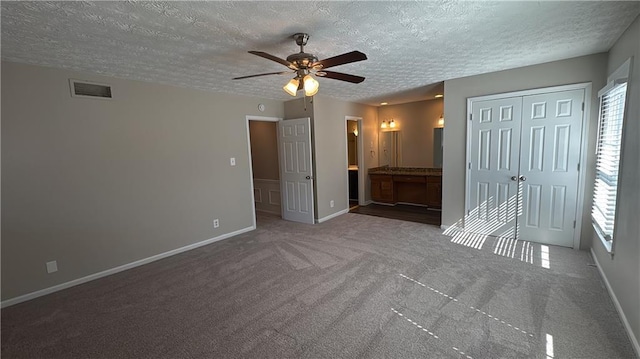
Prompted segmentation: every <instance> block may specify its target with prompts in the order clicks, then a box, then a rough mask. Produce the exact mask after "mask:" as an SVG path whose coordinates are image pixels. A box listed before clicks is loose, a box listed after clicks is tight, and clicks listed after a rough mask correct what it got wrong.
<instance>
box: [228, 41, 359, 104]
mask: <svg viewBox="0 0 640 359" xmlns="http://www.w3.org/2000/svg"><path fill="white" fill-rule="evenodd" d="M293 39H294V40H295V41H296V44H297V45H298V46H300V52H299V53H297V54H292V55H289V56H287V59H286V60H284V59H281V58H279V57H277V56H273V55H271V54H268V53H266V52H262V51H249V53H250V54H254V55H256V56H260V57H263V58H265V59H267V60H271V61H275V62H277V63H279V64H282V65H284V66H286V67H288V68H289V71H281V72H268V73H264V74H256V75H249V76H241V77H235V78H234V80H242V79H248V78H251V77H258V76H267V75H284V74H295V77H294V78H293V79H292V80H291V81H289V83H287V84H286V85H285V86H284V87H283V90H284V91H285V92H286V93H288V94H289V95H291V96H295V95H296V94H297V93H298V91H299V90H302V89H304V92H305V96H313V95H315V94H316V93H318V89H319V87H320V84H319V83H318V81H316V79H315V78H313V76H318V77H326V78H328V79H334V80H340V81H346V82H351V83H355V84H358V83H361V82H362V81H364V77H362V76H356V75H350V74H345V73H341V72H335V71H326V69H328V68H330V67H334V66H340V65H344V64H349V63H352V62H358V61H362V60H366V59H367V55H365V54H363V53H362V52H360V51H351V52H347V53H344V54H342V55H337V56H333V57H329V58H327V59H324V60H318V58H317V57H316V55H314V54H309V53H306V52H304V47H305V46H306V45H307V40H309V35H308V34H305V33H297V34H295V35H293Z"/></svg>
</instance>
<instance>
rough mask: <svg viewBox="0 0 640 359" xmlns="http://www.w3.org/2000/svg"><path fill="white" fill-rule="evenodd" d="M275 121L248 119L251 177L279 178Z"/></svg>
mask: <svg viewBox="0 0 640 359" xmlns="http://www.w3.org/2000/svg"><path fill="white" fill-rule="evenodd" d="M277 126H278V125H277V123H276V122H268V121H249V133H250V135H251V163H252V165H253V178H260V179H271V180H278V179H280V168H279V167H278V132H277V130H276V128H277Z"/></svg>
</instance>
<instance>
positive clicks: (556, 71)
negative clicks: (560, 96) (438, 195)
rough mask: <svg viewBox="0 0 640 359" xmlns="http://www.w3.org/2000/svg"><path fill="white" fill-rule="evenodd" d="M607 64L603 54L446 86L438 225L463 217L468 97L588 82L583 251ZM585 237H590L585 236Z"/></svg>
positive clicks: (588, 229) (587, 242) (496, 73)
mask: <svg viewBox="0 0 640 359" xmlns="http://www.w3.org/2000/svg"><path fill="white" fill-rule="evenodd" d="M606 64H607V55H606V54H605V53H602V54H595V55H589V56H582V57H577V58H573V59H568V60H563V61H555V62H549V63H545V64H540V65H534V66H527V67H522V68H517V69H511V70H505V71H500V72H493V73H488V74H483V75H478V76H471V77H464V78H460V79H454V80H448V81H445V83H444V113H445V114H444V117H445V130H444V158H443V181H442V224H443V225H448V226H450V225H452V224H454V223H456V222H457V221H459V220H460V219H462V218H463V217H464V203H465V192H466V188H465V168H466V166H465V153H466V152H465V151H466V143H467V140H466V130H467V121H466V116H467V98H468V97H474V96H481V95H490V94H498V93H504V92H512V91H519V90H528V89H535V88H542V87H550V86H559V85H567V84H574V83H582V82H591V83H592V88H591V90H592V92H591V95H592V96H591V109H589V110H590V112H589V113H590V120H589V123H588V129H587V131H588V149H587V153H588V155H589V158H588V161H587V163H586V166H584V169H583V170H584V171H586V172H585V173H586V174H587V176H586V181H585V183H586V186H585V194H584V203H585V205H584V212H583V214H582V218H583V221H582V223H583V226H582V235H583V240H582V243H581V247H582V248H588V246H589V245H590V242H591V239H590V237H591V236H590V233H591V220H590V218H591V214H590V213H591V207H590V203H591V192H592V189H593V176H592V174H593V173H594V161H595V159H594V156H593V153H594V148H595V134H596V127H597V118H598V115H597V114H598V101H597V93H598V89H600V88H602V87H603V86H604V84H605V81H606V76H605V74H604V69H605V68H606ZM587 233H589V235H586V234H587ZM585 238H586V239H585Z"/></svg>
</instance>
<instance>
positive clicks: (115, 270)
mask: <svg viewBox="0 0 640 359" xmlns="http://www.w3.org/2000/svg"><path fill="white" fill-rule="evenodd" d="M254 229H256V227H255V226H251V227H247V228H243V229H240V230H237V231H235V232H231V233H227V234H223V235H220V236H218V237H214V238H209V239H206V240H204V241H201V242H197V243H193V244H189V245H187V246H184V247H180V248H176V249H173V250H170V251H168V252H164V253H160V254H156V255H154V256H151V257H148V258H144V259H140V260H137V261H135V262H131V263H127V264H123V265H121V266H118V267H115V268H111V269H107V270H104V271H102V272H98V273H94V274H90V275H88V276H86V277H82V278H78V279H74V280H72V281H69V282H65V283H61V284H58V285H54V286H53V287H49V288H45V289H41V290H37V291H35V292H31V293H27V294H24V295H21V296H18V297H15V298H10V299H7V300H3V301H2V303H0V308H5V307H9V306H12V305H14V304H18V303H22V302H26V301H28V300H31V299H35V298H38V297H42V296H44V295H47V294H51V293H54V292H58V291H61V290H63V289H67V288H71V287H74V286H76V285H79V284H83V283H86V282H90V281H92V280H96V279H98V278H102V277H106V276H108V275H111V274H116V273H119V272H122V271H125V270H127V269H131V268H135V267H139V266H141V265H144V264H147V263H151V262H155V261H157V260H160V259H163V258H166V257H170V256H173V255H176V254H179V253H182V252H186V251H189V250H192V249H195V248H198V247H202V246H206V245H207V244H211V243H213V242H217V241H221V240H223V239H227V238H230V237H233V236H237V235H239V234H242V233H245V232H249V231H252V230H254Z"/></svg>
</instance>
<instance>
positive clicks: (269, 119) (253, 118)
mask: <svg viewBox="0 0 640 359" xmlns="http://www.w3.org/2000/svg"><path fill="white" fill-rule="evenodd" d="M249 121H265V122H279V121H282V119H281V118H278V117H265V116H253V115H246V116H245V125H246V127H247V158H249V183H251V208H252V209H253V210H252V211H251V217H252V220H253V228H254V229H255V228H256V198H255V195H254V191H255V188H254V186H253V162H252V158H251V132H250V131H249ZM279 162H280V159H278V163H279ZM278 167H279V165H278ZM279 170H280V169H278V171H279ZM280 203H282V192H281V193H280Z"/></svg>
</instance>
